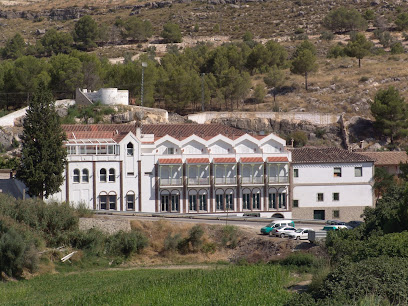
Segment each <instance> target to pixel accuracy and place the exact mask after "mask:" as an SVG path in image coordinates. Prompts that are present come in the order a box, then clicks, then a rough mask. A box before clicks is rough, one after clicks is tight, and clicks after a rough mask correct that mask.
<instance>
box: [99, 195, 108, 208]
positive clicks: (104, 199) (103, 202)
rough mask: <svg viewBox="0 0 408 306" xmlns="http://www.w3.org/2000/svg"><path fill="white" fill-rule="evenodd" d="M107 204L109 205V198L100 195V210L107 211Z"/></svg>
mask: <svg viewBox="0 0 408 306" xmlns="http://www.w3.org/2000/svg"><path fill="white" fill-rule="evenodd" d="M106 203H107V196H106V195H100V196H99V208H100V209H106V208H107V206H106Z"/></svg>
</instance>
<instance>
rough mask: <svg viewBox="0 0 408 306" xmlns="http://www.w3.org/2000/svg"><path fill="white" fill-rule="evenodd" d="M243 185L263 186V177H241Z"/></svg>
mask: <svg viewBox="0 0 408 306" xmlns="http://www.w3.org/2000/svg"><path fill="white" fill-rule="evenodd" d="M241 182H242V184H263V182H264V181H263V175H262V176H243V177H241Z"/></svg>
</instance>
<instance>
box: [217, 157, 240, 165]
mask: <svg viewBox="0 0 408 306" xmlns="http://www.w3.org/2000/svg"><path fill="white" fill-rule="evenodd" d="M213 162H214V163H216V164H230V163H236V162H237V160H236V159H235V157H215V158H214V159H213Z"/></svg>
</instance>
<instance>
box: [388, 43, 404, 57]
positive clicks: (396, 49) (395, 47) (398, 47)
mask: <svg viewBox="0 0 408 306" xmlns="http://www.w3.org/2000/svg"><path fill="white" fill-rule="evenodd" d="M404 52H405V49H404V46H403V45H402V44H401V42H399V41H398V42H396V43H394V44H392V46H391V54H401V53H404Z"/></svg>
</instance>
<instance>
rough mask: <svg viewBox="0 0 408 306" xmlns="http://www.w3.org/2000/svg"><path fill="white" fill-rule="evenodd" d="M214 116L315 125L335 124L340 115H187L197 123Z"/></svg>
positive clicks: (271, 113)
mask: <svg viewBox="0 0 408 306" xmlns="http://www.w3.org/2000/svg"><path fill="white" fill-rule="evenodd" d="M216 118H235V119H236V118H242V119H257V118H263V119H273V120H289V121H291V122H301V121H307V122H310V123H312V124H316V125H327V124H335V123H337V121H338V120H339V119H340V115H336V114H321V113H304V112H302V113H296V112H290V113H289V112H278V113H274V112H205V113H198V114H191V115H188V119H189V120H191V121H194V122H197V123H200V124H202V123H209V122H210V121H211V120H212V119H216Z"/></svg>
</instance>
